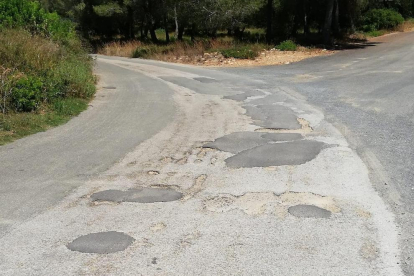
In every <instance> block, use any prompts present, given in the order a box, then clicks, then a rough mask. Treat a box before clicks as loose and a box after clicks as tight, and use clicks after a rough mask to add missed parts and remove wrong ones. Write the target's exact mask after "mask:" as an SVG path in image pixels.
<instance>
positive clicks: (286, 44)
mask: <svg viewBox="0 0 414 276" xmlns="http://www.w3.org/2000/svg"><path fill="white" fill-rule="evenodd" d="M275 48H276V49H278V50H280V51H296V49H297V48H298V45H297V44H296V43H295V42H293V41H292V40H286V41H283V42H281V43H280V44H279V45H277V46H276V47H275Z"/></svg>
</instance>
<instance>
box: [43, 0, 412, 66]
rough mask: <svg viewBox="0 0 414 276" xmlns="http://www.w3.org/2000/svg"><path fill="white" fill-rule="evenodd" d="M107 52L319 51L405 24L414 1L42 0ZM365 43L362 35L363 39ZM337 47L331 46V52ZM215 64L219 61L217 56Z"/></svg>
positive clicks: (246, 56) (237, 55)
mask: <svg viewBox="0 0 414 276" xmlns="http://www.w3.org/2000/svg"><path fill="white" fill-rule="evenodd" d="M42 2H43V4H44V5H45V7H47V8H48V9H50V10H53V11H57V12H58V13H60V14H61V15H63V16H66V17H68V18H70V19H71V20H73V21H75V22H77V23H78V24H79V25H78V26H79V30H80V31H81V32H82V33H83V34H84V36H85V37H86V38H87V39H88V40H89V41H90V42H91V43H92V45H94V47H95V50H96V51H97V52H98V53H100V54H105V55H116V56H124V57H132V58H150V59H158V60H166V61H176V62H184V63H197V64H206V61H209V60H210V61H215V60H222V61H223V62H224V61H226V60H229V59H231V60H236V61H238V60H255V59H256V60H257V59H259V58H260V57H261V56H262V55H263V54H264V55H266V56H267V55H268V54H269V53H268V52H267V51H269V50H272V49H274V50H275V51H273V54H278V55H280V54H279V53H277V51H283V52H287V53H284V55H283V56H287V55H293V56H294V55H296V53H297V52H299V53H300V55H301V54H303V53H306V54H309V53H312V54H310V56H312V55H319V54H326V53H327V52H322V51H320V50H322V49H336V48H343V47H341V46H339V47H338V46H337V45H338V44H341V43H342V42H344V41H346V42H349V41H350V40H349V38H350V37H352V35H354V34H356V35H358V36H357V37H358V38H361V37H362V38H369V37H372V36H378V35H382V34H385V33H387V32H391V31H396V30H400V29H401V28H405V27H403V26H405V25H406V24H407V23H406V22H409V20H408V21H407V19H408V18H410V17H411V16H412V15H413V12H414V3H413V0H396V1H377V0H344V1H339V0H315V1H309V0H294V1H292V0H237V1H236V0H213V1H211V0H159V1H149V0H65V1H63V0H61V1H59V0H53V1H52V0H42ZM358 42H360V41H358ZM328 54H329V53H328ZM213 63H214V62H213Z"/></svg>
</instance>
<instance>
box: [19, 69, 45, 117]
mask: <svg viewBox="0 0 414 276" xmlns="http://www.w3.org/2000/svg"><path fill="white" fill-rule="evenodd" d="M42 87H43V83H42V81H41V79H40V78H37V77H31V76H27V77H23V78H20V79H19V80H18V81H17V82H16V85H15V87H14V89H13V90H12V91H13V92H12V95H11V105H12V107H13V108H14V109H15V110H16V111H23V112H30V111H33V110H36V109H37V108H38V107H39V105H40V103H41V100H42Z"/></svg>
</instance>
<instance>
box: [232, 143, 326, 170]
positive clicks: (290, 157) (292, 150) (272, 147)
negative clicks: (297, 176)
mask: <svg viewBox="0 0 414 276" xmlns="http://www.w3.org/2000/svg"><path fill="white" fill-rule="evenodd" d="M324 148H326V144H325V143H321V142H317V141H310V140H299V141H293V142H286V143H275V144H266V145H262V146H258V147H255V148H253V149H249V150H245V151H242V152H240V153H239V154H236V155H235V156H233V157H230V158H228V159H226V164H227V166H228V167H231V168H254V167H270V166H285V165H302V164H305V163H307V162H309V161H311V160H313V159H314V158H316V157H317V156H318V154H319V153H320V152H321V151H322V149H324Z"/></svg>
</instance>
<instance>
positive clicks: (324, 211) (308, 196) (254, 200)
mask: <svg viewBox="0 0 414 276" xmlns="http://www.w3.org/2000/svg"><path fill="white" fill-rule="evenodd" d="M292 206H293V207H292ZM296 206H313V207H316V208H319V209H315V208H313V207H296ZM290 208H292V209H290ZM203 209H205V210H208V211H210V212H215V213H226V212H230V211H233V210H240V211H243V212H244V213H245V214H247V215H262V214H272V215H275V216H277V217H279V218H285V217H286V216H287V215H288V213H291V214H292V212H297V213H298V215H300V214H302V215H304V214H305V215H306V214H308V215H312V217H317V216H319V217H320V216H327V215H329V216H330V215H331V213H335V214H337V213H339V212H340V211H341V209H340V208H339V207H338V206H337V205H336V203H335V201H334V199H333V198H331V197H325V196H321V195H316V194H313V193H295V192H286V193H283V194H281V195H276V194H274V193H273V192H260V193H246V194H243V195H240V196H235V195H231V194H223V195H219V196H216V197H212V198H208V199H206V200H204V201H203ZM302 209H305V210H302ZM299 211H301V212H299ZM299 213H300V214H299ZM295 214H296V213H295ZM329 216H328V217H329Z"/></svg>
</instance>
